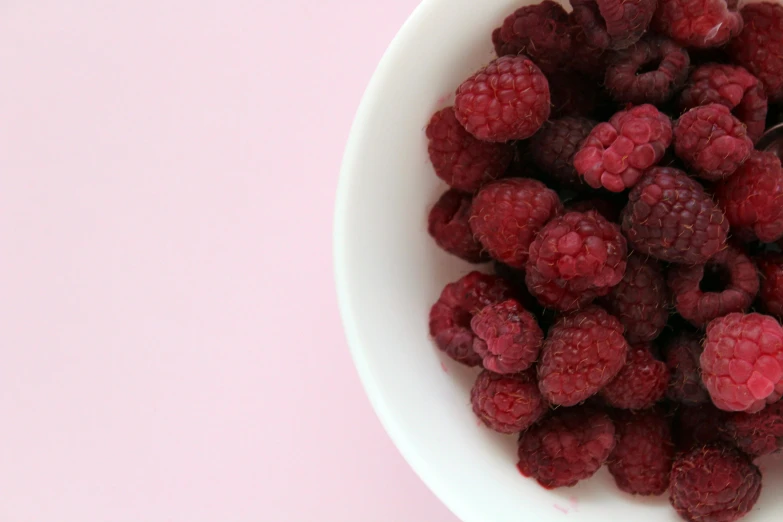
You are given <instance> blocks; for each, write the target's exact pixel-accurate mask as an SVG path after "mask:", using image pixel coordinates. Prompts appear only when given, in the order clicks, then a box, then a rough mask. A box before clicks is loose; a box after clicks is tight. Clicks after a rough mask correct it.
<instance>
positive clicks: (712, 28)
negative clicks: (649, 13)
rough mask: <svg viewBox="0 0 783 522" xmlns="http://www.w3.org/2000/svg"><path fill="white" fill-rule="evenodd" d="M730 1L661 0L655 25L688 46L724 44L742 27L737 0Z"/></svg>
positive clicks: (703, 46) (717, 45) (705, 46)
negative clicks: (734, 0)
mask: <svg viewBox="0 0 783 522" xmlns="http://www.w3.org/2000/svg"><path fill="white" fill-rule="evenodd" d="M732 4H733V5H732V6H730V5H728V4H727V2H726V0H695V1H694V0H659V2H658V10H657V11H656V12H655V17H654V18H653V22H652V25H653V27H654V28H655V29H656V30H657V31H658V32H660V33H663V34H665V35H667V36H669V38H672V39H674V40H675V41H676V42H678V43H679V44H680V45H685V46H688V47H698V48H707V47H720V46H722V45H724V44H725V43H726V42H728V41H729V40H730V39H731V38H734V37H735V36H737V35H738V34H739V32H740V31H741V30H742V17H741V16H740V14H739V13H737V10H736V2H732Z"/></svg>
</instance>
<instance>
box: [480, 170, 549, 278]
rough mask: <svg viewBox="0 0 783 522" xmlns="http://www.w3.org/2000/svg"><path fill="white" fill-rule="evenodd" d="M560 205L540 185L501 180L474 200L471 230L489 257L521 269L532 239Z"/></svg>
mask: <svg viewBox="0 0 783 522" xmlns="http://www.w3.org/2000/svg"><path fill="white" fill-rule="evenodd" d="M562 210H563V205H562V203H560V199H559V198H558V197H557V194H556V193H555V192H554V191H552V190H550V189H548V188H546V185H544V184H543V183H541V182H540V181H536V180H532V179H527V178H513V179H503V180H498V181H495V182H492V183H490V184H489V185H486V186H485V187H484V188H482V189H481V190H480V191H479V193H478V194H476V196H475V197H474V198H473V212H472V214H471V217H470V227H471V229H472V230H473V234H474V235H475V236H476V237H477V238H478V239H479V241H481V244H482V245H484V248H486V249H487V252H489V255H491V256H492V257H494V258H495V259H497V260H498V261H501V262H503V263H506V264H507V265H509V266H512V267H514V268H522V267H523V266H524V265H525V262H526V261H527V257H528V248H529V247H530V243H532V242H533V238H534V237H535V235H536V234H537V233H538V231H539V230H540V229H541V227H543V226H544V224H545V223H546V222H547V221H549V220H550V219H551V218H552V217H553V216H556V215H558V214H560V213H561V212H562Z"/></svg>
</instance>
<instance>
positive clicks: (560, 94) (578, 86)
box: [534, 72, 601, 139]
mask: <svg viewBox="0 0 783 522" xmlns="http://www.w3.org/2000/svg"><path fill="white" fill-rule="evenodd" d="M548 78H549V93H550V98H551V99H552V118H563V117H566V116H574V117H579V116H581V117H585V118H586V117H589V116H591V115H592V114H593V113H594V112H595V111H596V108H597V107H598V103H599V101H600V98H601V94H600V92H599V90H598V89H597V88H596V87H597V86H596V84H595V83H594V82H593V81H592V80H590V79H589V78H587V77H586V76H583V75H581V74H579V73H575V72H567V73H565V72H561V73H555V74H550V75H549V76H548ZM541 132H543V129H542V130H540V131H538V133H536V135H535V136H538V135H539V134H541ZM535 136H534V139H535Z"/></svg>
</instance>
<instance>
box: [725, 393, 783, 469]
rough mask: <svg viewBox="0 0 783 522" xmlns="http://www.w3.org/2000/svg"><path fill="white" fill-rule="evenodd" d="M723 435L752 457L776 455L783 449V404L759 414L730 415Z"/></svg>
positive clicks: (772, 406)
mask: <svg viewBox="0 0 783 522" xmlns="http://www.w3.org/2000/svg"><path fill="white" fill-rule="evenodd" d="M722 434H723V437H724V439H725V440H726V441H727V442H730V443H732V444H734V445H735V446H737V447H738V448H739V449H741V450H742V451H744V452H745V453H747V454H748V455H750V456H752V457H760V456H762V455H769V454H771V453H775V452H776V451H778V450H780V449H781V448H783V403H781V402H776V403H775V404H770V405H769V406H767V407H766V408H764V409H763V410H761V411H760V412H757V413H745V412H735V413H730V414H728V415H727V416H726V423H725V424H724V425H723V430H722Z"/></svg>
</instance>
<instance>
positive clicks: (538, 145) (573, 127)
mask: <svg viewBox="0 0 783 522" xmlns="http://www.w3.org/2000/svg"><path fill="white" fill-rule="evenodd" d="M595 125H596V122H594V121H593V120H588V119H587V118H569V117H566V118H562V119H559V120H553V121H549V122H547V123H545V124H544V126H543V127H541V130H540V131H538V132H537V133H536V135H535V136H533V138H531V140H530V154H531V156H532V159H533V161H534V162H535V164H536V165H537V166H538V168H540V169H541V170H543V171H544V172H546V173H547V174H548V175H549V176H551V177H552V178H554V180H555V181H556V182H557V183H558V184H559V185H562V186H563V187H570V188H574V189H586V188H588V187H587V185H585V183H584V181H583V180H582V178H581V176H579V174H577V173H576V170H575V169H574V154H576V151H577V150H579V145H581V143H582V141H583V140H584V139H585V138H586V137H587V136H588V134H590V131H591V130H592V129H593V127H595Z"/></svg>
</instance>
